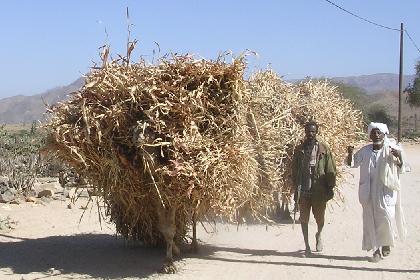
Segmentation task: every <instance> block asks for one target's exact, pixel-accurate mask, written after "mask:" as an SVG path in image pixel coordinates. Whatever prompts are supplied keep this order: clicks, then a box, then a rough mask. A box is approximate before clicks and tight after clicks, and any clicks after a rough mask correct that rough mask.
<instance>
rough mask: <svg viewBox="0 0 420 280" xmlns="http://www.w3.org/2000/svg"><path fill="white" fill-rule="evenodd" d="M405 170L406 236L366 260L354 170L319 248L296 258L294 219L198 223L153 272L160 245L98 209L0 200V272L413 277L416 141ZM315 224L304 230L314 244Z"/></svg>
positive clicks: (417, 234) (1, 275) (417, 264)
mask: <svg viewBox="0 0 420 280" xmlns="http://www.w3.org/2000/svg"><path fill="white" fill-rule="evenodd" d="M406 151H407V155H408V158H409V161H410V163H411V166H412V168H413V171H412V172H411V173H407V174H405V175H403V178H402V182H403V187H404V192H403V206H404V210H405V214H406V219H407V222H408V231H409V236H408V239H407V240H406V242H404V243H400V242H397V246H396V247H395V248H394V249H393V250H392V252H391V255H390V256H389V257H387V258H386V259H384V260H383V261H381V262H379V263H370V262H368V261H367V260H368V256H370V253H367V252H364V251H362V250H361V239H362V221H361V207H360V205H359V203H358V200H357V182H358V170H351V176H349V178H350V179H349V180H348V182H347V183H346V184H345V185H344V186H343V190H344V194H345V203H344V204H342V205H341V206H338V205H335V204H332V205H330V206H329V211H328V213H327V221H328V224H327V225H326V227H325V232H324V244H325V245H324V246H325V250H324V251H323V252H322V253H319V254H316V255H314V257H312V258H303V256H302V250H301V249H303V247H304V245H303V240H302V236H301V232H300V226H299V225H296V226H295V227H294V229H293V228H292V225H291V224H277V225H275V226H265V225H252V226H241V227H239V228H238V229H237V227H236V226H233V225H225V224H218V225H217V226H216V228H214V227H212V226H210V225H207V226H206V228H207V232H206V230H205V229H204V228H202V227H201V226H200V228H199V230H198V236H199V238H200V240H201V247H200V251H199V253H198V254H192V253H185V254H184V255H183V259H181V260H179V261H177V262H176V265H177V267H178V269H179V272H178V273H177V274H175V275H164V274H158V273H156V271H158V269H159V268H160V266H161V263H162V259H163V256H164V252H163V251H161V250H157V249H149V248H143V247H140V246H137V245H135V244H127V243H125V242H124V241H123V240H122V239H120V238H117V237H116V236H115V235H114V230H113V228H112V226H110V225H104V224H102V228H101V226H100V224H99V222H98V214H97V212H96V211H95V210H94V209H93V210H87V211H86V212H85V214H84V217H83V219H82V220H81V222H80V223H79V219H80V216H81V213H82V212H83V210H81V209H80V206H81V205H82V204H83V203H84V202H83V201H79V202H78V203H77V204H76V206H75V207H73V208H72V209H67V204H68V202H65V201H53V202H51V203H49V204H47V205H45V206H43V205H32V204H30V203H25V204H22V205H4V204H1V205H0V216H1V217H5V216H10V217H11V218H12V219H15V220H17V221H18V222H19V224H18V227H17V228H16V229H14V230H12V231H9V232H0V279H18V280H20V279H138V278H149V279H187V280H188V279H218V280H222V279H314V280H316V279H340V280H345V279H352V280H354V279H393V280H398V279H420V260H419V255H420V224H418V222H419V218H418V217H417V215H418V214H417V213H418V209H419V202H420V156H419V155H420V145H407V146H406ZM315 229H316V225H315V223H314V221H313V218H311V223H310V237H311V240H310V241H311V244H312V246H313V247H315V245H314V242H315V237H314V234H315Z"/></svg>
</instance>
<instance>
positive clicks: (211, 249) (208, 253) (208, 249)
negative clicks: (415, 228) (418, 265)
mask: <svg viewBox="0 0 420 280" xmlns="http://www.w3.org/2000/svg"><path fill="white" fill-rule="evenodd" d="M217 251H226V252H232V253H238V254H243V255H248V256H285V257H295V258H300V259H302V260H304V261H298V262H293V261H291V262H287V261H265V260H253V259H249V260H247V259H244V258H243V257H241V258H240V259H235V258H223V257H218V256H216V255H215V254H214V253H215V252H217ZM200 252H201V254H200V256H196V257H197V258H202V259H206V260H216V261H223V262H232V263H235V262H236V263H250V264H272V265H284V266H298V267H318V268H331V269H344V270H355V271H372V272H397V273H420V269H396V268H385V267H365V266H363V263H366V264H367V263H368V259H369V258H368V257H352V256H339V255H324V254H322V253H314V254H313V255H312V256H311V257H309V258H304V257H303V256H304V251H303V250H299V251H293V252H279V251H276V250H255V249H242V248H228V247H217V246H211V245H202V246H201V247H200ZM187 257H189V256H187ZM191 257H194V256H191ZM310 259H328V260H344V261H357V262H359V263H360V264H358V265H357V266H346V265H334V264H319V263H317V264H315V263H310Z"/></svg>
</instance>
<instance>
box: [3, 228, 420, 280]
mask: <svg viewBox="0 0 420 280" xmlns="http://www.w3.org/2000/svg"><path fill="white" fill-rule="evenodd" d="M0 236H3V237H8V238H13V239H14V241H16V242H2V243H0V269H4V268H10V269H11V270H12V271H13V272H14V273H15V274H30V273H41V274H45V275H48V274H49V271H50V270H51V269H52V268H54V269H55V270H59V271H60V273H61V274H62V275H63V276H65V275H71V274H81V275H88V276H90V277H95V278H105V279H121V278H125V277H146V276H149V275H151V274H154V273H156V272H157V271H158V270H159V269H160V268H161V265H162V262H163V259H164V250H163V249H153V248H146V247H141V246H126V245H125V242H124V241H123V240H121V239H117V238H116V237H115V236H113V235H108V234H82V235H74V236H50V237H45V238H38V239H27V238H18V237H12V236H7V235H4V234H3V235H1V234H0ZM218 252H231V253H237V254H240V255H242V256H240V257H238V258H234V257H230V258H225V257H219V254H218ZM244 255H245V258H244ZM302 255H303V252H302V251H295V252H279V251H276V250H255V249H242V248H229V247H219V246H211V245H206V244H203V245H201V246H200V248H199V253H198V254H192V253H184V254H183V257H185V259H188V258H198V259H205V260H209V261H212V260H214V261H223V262H236V263H250V264H272V265H284V266H298V267H318V268H331V269H345V270H364V271H384V272H403V273H420V270H409V269H393V268H380V267H377V268H372V267H364V266H363V265H362V264H363V262H365V261H367V258H365V257H350V256H334V255H322V254H315V255H314V256H313V258H325V259H333V260H345V261H359V262H360V265H357V267H355V266H351V265H349V266H345V265H334V264H319V263H315V264H314V263H310V260H309V259H308V260H302V259H301V258H302ZM247 256H268V257H270V256H272V257H276V256H280V257H281V256H285V257H293V258H296V261H289V262H287V261H275V260H273V261H269V260H261V259H260V258H259V259H247V258H246V257H247ZM298 259H300V260H298Z"/></svg>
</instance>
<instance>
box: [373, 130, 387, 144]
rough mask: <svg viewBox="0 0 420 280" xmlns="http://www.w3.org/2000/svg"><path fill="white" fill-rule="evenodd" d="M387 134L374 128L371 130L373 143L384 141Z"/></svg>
mask: <svg viewBox="0 0 420 280" xmlns="http://www.w3.org/2000/svg"><path fill="white" fill-rule="evenodd" d="M384 137H385V134H383V133H382V132H381V131H380V130H379V129H378V128H374V129H372V130H371V131H370V139H371V140H372V142H373V143H378V144H379V143H382V141H383V140H384Z"/></svg>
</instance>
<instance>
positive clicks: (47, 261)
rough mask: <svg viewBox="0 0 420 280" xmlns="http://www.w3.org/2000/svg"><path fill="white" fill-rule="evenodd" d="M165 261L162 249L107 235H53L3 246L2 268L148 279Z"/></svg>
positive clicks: (1, 253) (112, 277)
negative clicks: (126, 241)
mask: <svg viewBox="0 0 420 280" xmlns="http://www.w3.org/2000/svg"><path fill="white" fill-rule="evenodd" d="M2 236H4V237H9V236H6V235H2ZM15 239H16V240H18V238H15ZM163 259H164V251H163V250H162V249H160V250H159V249H153V248H145V247H139V246H137V247H136V246H126V245H125V242H124V241H123V240H121V239H117V238H116V237H115V236H113V235H107V234H82V235H74V236H50V237H45V238H38V239H21V241H20V242H2V243H0V268H11V269H12V271H13V272H14V273H15V274H29V273H32V272H39V273H45V274H48V271H50V269H51V268H54V269H55V270H59V271H60V272H61V273H62V274H71V273H78V274H84V275H89V276H92V277H98V278H106V279H119V278H124V277H145V276H148V275H150V274H153V273H156V272H157V271H158V270H159V269H160V268H161V266H162V263H163Z"/></svg>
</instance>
